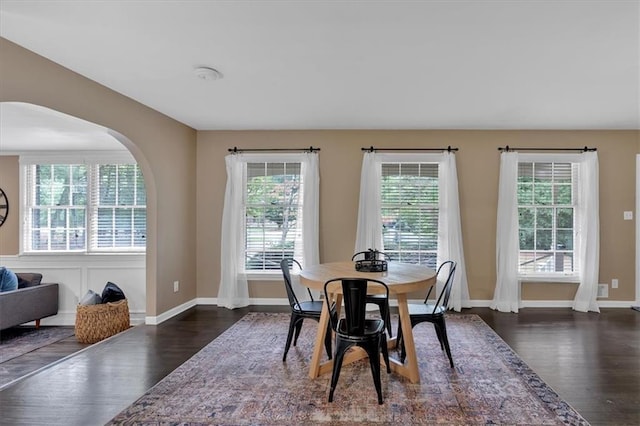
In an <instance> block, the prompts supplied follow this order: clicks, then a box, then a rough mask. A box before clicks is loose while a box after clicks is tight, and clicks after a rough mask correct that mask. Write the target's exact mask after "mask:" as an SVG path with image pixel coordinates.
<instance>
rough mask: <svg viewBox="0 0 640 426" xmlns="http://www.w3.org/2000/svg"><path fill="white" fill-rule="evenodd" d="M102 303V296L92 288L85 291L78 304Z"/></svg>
mask: <svg viewBox="0 0 640 426" xmlns="http://www.w3.org/2000/svg"><path fill="white" fill-rule="evenodd" d="M101 303H102V297H100V295H99V294H98V293H96V292H95V291H93V290H89V291H87V294H85V295H84V296H83V297H82V299H80V302H79V304H80V305H99V304H101Z"/></svg>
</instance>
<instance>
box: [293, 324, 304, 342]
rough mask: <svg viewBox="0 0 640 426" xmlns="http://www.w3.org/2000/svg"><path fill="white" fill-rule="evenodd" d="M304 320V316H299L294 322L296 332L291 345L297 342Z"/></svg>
mask: <svg viewBox="0 0 640 426" xmlns="http://www.w3.org/2000/svg"><path fill="white" fill-rule="evenodd" d="M303 322H304V318H299V319H298V321H297V322H296V334H295V336H294V337H293V346H295V345H297V344H298V336H300V330H302V323H303Z"/></svg>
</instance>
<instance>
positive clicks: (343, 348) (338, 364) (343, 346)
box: [329, 339, 353, 402]
mask: <svg viewBox="0 0 640 426" xmlns="http://www.w3.org/2000/svg"><path fill="white" fill-rule="evenodd" d="M351 346H353V343H351V342H347V341H344V340H340V339H338V341H337V342H336V357H335V359H334V360H333V373H332V374H331V389H330V390H329V402H333V392H334V391H335V390H336V385H337V384H338V378H339V377H340V369H341V368H342V361H343V359H344V354H345V353H346V352H347V350H349V348H350V347H351Z"/></svg>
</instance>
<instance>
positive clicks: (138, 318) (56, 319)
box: [27, 297, 640, 325]
mask: <svg viewBox="0 0 640 426" xmlns="http://www.w3.org/2000/svg"><path fill="white" fill-rule="evenodd" d="M390 302H391V306H398V302H397V301H396V300H394V299H391V301H390ZM421 302H422V300H418V299H415V300H409V303H421ZM249 304H250V305H258V306H287V305H289V301H288V300H287V299H283V298H250V299H249ZM197 305H214V306H217V305H218V299H217V298H215V297H198V298H196V299H193V300H190V301H188V302H185V303H183V304H182V305H180V306H176V307H175V308H172V309H170V310H168V311H167V312H163V313H162V314H160V315H158V316H145V315H144V312H140V311H135V312H134V311H132V312H131V325H140V324H147V325H158V324H160V323H162V322H164V321H166V320H168V319H170V318H173V317H175V316H176V315H178V314H180V313H182V312H184V311H186V310H188V309H190V308H192V307H194V306H197ZM490 305H491V300H470V301H469V306H468V307H470V308H488V307H489V306H490ZM598 305H599V306H600V307H601V308H631V306H638V305H640V302H636V301H632V300H629V301H624V300H598ZM572 306H573V300H522V301H521V302H520V308H571V307H572ZM75 320H76V312H75V311H60V312H58V314H57V315H56V316H53V317H49V318H43V319H42V321H41V322H40V324H41V325H75ZM27 324H28V325H33V324H35V323H34V322H30V323H27Z"/></svg>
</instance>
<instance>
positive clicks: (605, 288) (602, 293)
mask: <svg viewBox="0 0 640 426" xmlns="http://www.w3.org/2000/svg"><path fill="white" fill-rule="evenodd" d="M597 297H599V298H604V299H606V298H607V297H609V285H608V284H598V296H597Z"/></svg>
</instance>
